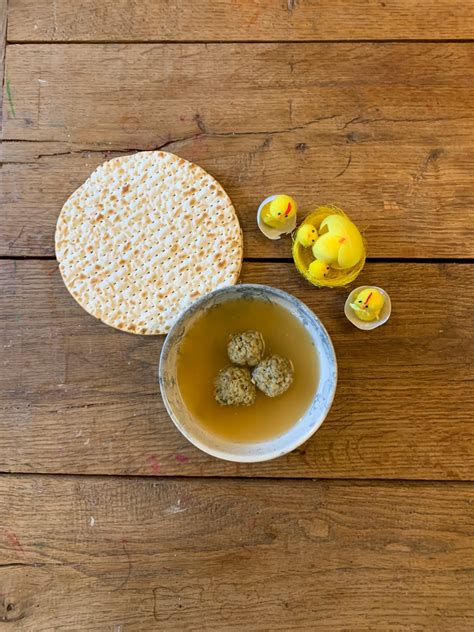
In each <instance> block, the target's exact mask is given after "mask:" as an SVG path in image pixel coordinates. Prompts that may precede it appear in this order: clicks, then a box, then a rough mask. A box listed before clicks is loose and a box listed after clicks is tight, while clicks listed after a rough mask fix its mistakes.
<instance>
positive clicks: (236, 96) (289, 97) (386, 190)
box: [0, 44, 474, 257]
mask: <svg viewBox="0 0 474 632" xmlns="http://www.w3.org/2000/svg"><path fill="white" fill-rule="evenodd" d="M473 55H474V44H473V45H466V44H459V45H451V44H447V45H445V46H443V48H442V49H439V47H438V46H435V45H425V44H423V45H416V46H414V45H407V44H396V45H395V44H391V45H368V44H359V45H334V44H332V45H318V44H298V45H264V44H261V45H242V44H241V45H232V44H230V45H225V46H224V45H220V46H219V45H208V46H205V45H155V46H152V45H121V46H119V45H107V46H105V45H103V46H93V45H90V46H89V45H76V46H73V45H71V46H29V45H27V46H9V47H8V51H7V71H8V75H9V76H10V78H11V85H12V91H13V94H14V99H15V102H14V105H15V112H16V118H13V117H12V116H11V113H10V112H9V111H8V110H7V109H6V108H5V107H4V111H3V116H4V124H5V128H4V136H5V138H6V139H8V140H15V139H18V140H27V141H34V142H32V143H28V144H22V143H13V142H9V143H4V146H3V148H2V151H3V154H4V158H3V160H4V161H5V162H15V161H19V162H22V163H25V162H26V163H30V162H31V163H33V164H22V165H18V164H10V165H6V166H4V167H3V170H2V184H1V186H2V191H1V198H0V200H1V201H2V220H3V222H2V223H3V226H4V231H2V237H0V240H1V241H0V252H1V253H2V254H4V255H14V254H20V255H21V254H34V255H42V254H43V255H44V254H52V252H53V239H52V237H53V227H54V222H55V219H56V217H57V214H58V212H59V209H60V207H61V205H62V203H63V201H64V200H65V198H66V197H67V195H68V194H69V193H70V192H71V191H72V190H73V189H74V188H75V187H76V186H77V185H78V184H80V182H81V181H82V180H83V179H84V178H85V177H86V176H87V175H88V174H89V173H90V170H91V169H92V168H93V167H94V166H95V165H96V164H97V163H98V162H100V161H102V160H103V159H104V157H105V155H104V153H92V154H91V153H89V152H81V150H82V149H86V150H96V151H97V150H104V151H105V150H107V149H109V150H119V151H124V150H125V151H127V150H128V151H133V150H136V149H147V148H154V147H160V146H165V147H166V148H167V149H169V150H170V151H176V152H177V153H179V154H180V155H183V156H184V157H186V158H190V159H191V160H195V161H196V162H198V163H199V164H202V165H203V166H204V167H205V168H207V169H209V170H210V171H211V172H212V173H213V174H215V175H216V176H217V178H218V179H219V180H220V181H221V182H222V184H223V185H224V186H225V188H226V189H227V190H228V192H229V194H230V195H231V197H232V199H233V200H234V201H235V204H236V207H237V210H238V212H239V215H240V218H241V221H242V224H243V227H244V231H245V246H246V254H247V255H248V256H252V257H266V256H287V255H288V254H289V253H288V245H287V243H286V242H284V241H283V242H282V241H280V242H269V241H267V240H262V239H261V237H260V235H259V233H258V231H257V229H256V225H255V212H256V208H257V206H258V203H259V202H260V201H261V199H262V198H263V197H264V196H265V195H267V194H270V193H272V192H275V191H276V190H279V189H280V188H282V187H283V188H284V189H286V190H287V191H288V192H289V193H291V194H293V195H294V196H295V197H296V198H297V199H298V201H299V202H300V205H301V208H302V210H309V209H311V207H312V206H313V205H315V204H317V203H321V202H328V201H333V202H337V203H339V204H340V205H342V206H343V207H345V208H346V209H347V210H348V211H349V212H350V214H351V215H352V216H353V217H354V219H355V220H356V221H358V222H359V223H360V225H361V227H362V228H364V229H365V230H366V235H367V239H368V242H369V254H370V255H371V256H373V257H472V256H474V245H473V240H472V239H471V238H470V236H469V231H470V226H471V225H472V222H473V220H474V216H473V208H474V193H473V191H474V182H473V179H474V175H473V171H472V168H471V165H472V162H473V160H474V141H473V139H474V117H473V115H472V107H471V104H472V102H473V101H474V63H473ZM65 76H66V77H67V78H68V80H67V81H64V77H65ZM209 95H212V98H209ZM173 139H174V142H173ZM176 139H182V140H178V141H177V140H176ZM38 141H45V142H44V143H40V142H38ZM51 141H55V142H51ZM71 152H79V153H71ZM25 218H28V222H25ZM22 228H23V233H21V230H22ZM20 233H21V234H20Z"/></svg>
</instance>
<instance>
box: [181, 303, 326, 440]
mask: <svg viewBox="0 0 474 632" xmlns="http://www.w3.org/2000/svg"><path fill="white" fill-rule="evenodd" d="M246 330H255V331H258V332H260V333H261V334H262V335H263V338H264V340H265V357H268V356H271V355H274V354H276V355H279V356H282V357H283V358H287V359H288V360H290V362H291V363H292V364H293V369H294V378H293V383H292V385H291V386H290V388H289V389H288V390H287V391H285V392H284V393H283V394H282V395H279V396H277V397H268V396H266V395H264V394H263V393H262V392H261V391H259V390H257V397H256V400H255V403H254V404H253V405H251V406H222V405H220V404H218V403H217V401H216V400H215V398H214V380H215V378H216V376H217V374H218V372H219V371H220V370H221V369H223V368H224V367H227V366H229V365H230V364H231V362H230V360H229V357H228V355H227V343H228V341H229V337H230V335H231V334H235V333H236V332H241V331H246ZM250 370H251V369H250ZM318 373H319V372H318V360H317V352H316V349H315V348H314V344H313V342H312V340H311V336H310V335H309V334H308V332H307V331H306V329H305V328H304V327H303V325H301V323H300V322H299V321H298V320H297V319H296V318H295V317H294V316H292V315H291V314H290V313H289V312H288V311H287V310H286V309H284V308H283V307H281V306H280V305H278V304H275V303H272V302H270V301H266V300H261V299H249V298H241V299H234V300H230V301H227V302H223V303H220V304H218V305H215V306H213V307H212V308H210V309H208V310H207V311H206V312H204V313H203V314H202V315H201V316H200V317H198V318H197V319H196V320H195V321H194V323H193V324H192V325H191V327H190V328H189V329H188V331H187V332H186V335H185V336H184V338H183V339H182V341H181V343H180V348H179V352H178V361H177V378H178V386H179V389H180V392H181V396H182V398H183V400H184V403H185V405H186V406H187V408H188V409H189V411H190V413H191V414H192V415H193V417H194V418H195V420H196V421H197V422H199V423H200V424H202V426H204V427H205V428H206V429H207V430H208V431H210V432H212V433H213V434H215V435H219V436H220V437H223V438H225V439H227V440H230V441H235V442H243V443H250V442H252V443H253V442H256V441H257V442H258V441H265V440H268V439H272V438H274V437H276V436H278V435H281V434H283V433H284V432H286V431H287V430H288V429H289V428H290V427H291V426H292V425H293V424H295V423H296V422H297V421H298V419H300V417H301V416H302V415H303V414H304V413H305V411H306V410H307V408H308V407H309V405H310V404H311V401H312V400H313V398H314V395H315V392H316V389H317V384H318Z"/></svg>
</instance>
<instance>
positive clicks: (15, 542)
mask: <svg viewBox="0 0 474 632" xmlns="http://www.w3.org/2000/svg"><path fill="white" fill-rule="evenodd" d="M6 536H7V540H8V542H9V544H10V546H12V547H13V548H14V549H15V551H17V553H24V552H25V551H24V550H23V547H22V545H21V542H20V540H19V539H18V537H17V535H16V533H13V531H6Z"/></svg>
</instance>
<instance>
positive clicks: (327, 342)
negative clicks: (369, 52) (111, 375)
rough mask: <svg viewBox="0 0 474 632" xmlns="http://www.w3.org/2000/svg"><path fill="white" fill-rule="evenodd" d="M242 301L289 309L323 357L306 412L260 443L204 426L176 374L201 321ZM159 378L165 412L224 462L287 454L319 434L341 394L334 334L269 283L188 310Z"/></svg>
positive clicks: (221, 294) (166, 349) (218, 295)
mask: <svg viewBox="0 0 474 632" xmlns="http://www.w3.org/2000/svg"><path fill="white" fill-rule="evenodd" d="M239 298H245V299H260V300H262V299H263V300H266V301H271V302H273V303H277V304H278V305H280V306H282V307H283V308H284V309H286V310H288V311H289V312H290V313H291V314H292V315H293V316H294V317H296V318H297V319H298V320H299V321H300V323H302V324H303V326H304V327H305V329H306V331H307V332H308V333H309V335H310V336H311V338H312V341H313V343H314V347H313V352H315V353H317V354H318V363H319V372H320V377H319V382H318V386H317V389H316V392H315V393H314V398H313V400H312V402H311V404H310V406H309V407H308V409H307V410H306V412H305V414H304V415H303V416H302V417H301V418H300V419H299V420H298V421H297V422H296V423H295V424H294V425H293V426H291V427H290V428H289V429H288V430H287V431H286V432H285V433H283V434H281V435H279V436H277V437H274V438H272V439H270V440H267V441H261V442H256V443H236V442H232V441H229V440H226V439H225V438H222V437H218V436H216V435H214V434H212V433H210V432H209V431H207V430H206V429H205V428H204V427H203V426H201V425H200V424H199V422H198V421H196V420H195V419H194V418H193V416H192V414H191V413H190V412H189V411H188V409H187V407H186V405H185V403H184V401H183V398H182V397H181V393H180V390H179V387H178V383H177V375H176V374H177V357H178V351H179V347H180V343H181V340H182V339H183V336H184V335H185V334H186V331H187V330H188V329H189V327H191V326H192V324H193V323H194V321H195V320H196V318H198V317H199V316H200V315H201V314H202V313H203V312H204V311H206V310H208V309H209V308H210V307H212V306H214V305H217V304H219V303H222V302H225V301H229V300H235V299H239ZM158 377H159V383H160V389H161V395H162V397H163V401H164V403H165V406H166V410H167V411H168V413H169V415H170V417H171V419H172V420H173V422H174V424H175V425H176V427H177V428H178V430H179V431H180V432H181V433H182V434H183V435H184V436H185V437H186V438H187V439H188V440H189V441H190V442H191V443H192V444H194V445H195V446H196V447H198V448H200V449H201V450H203V451H204V452H207V454H211V455H212V456H215V457H218V458H220V459H225V460H228V461H239V462H241V463H253V462H257V461H268V460H270V459H274V458H276V457H279V456H282V455H283V454H287V453H288V452H291V450H294V449H295V448H297V447H298V446H299V445H301V444H302V443H303V442H304V441H306V440H307V439H309V437H311V435H312V434H313V433H314V432H316V430H317V429H318V428H319V426H320V425H321V424H322V423H323V421H324V419H325V418H326V415H327V414H328V412H329V409H330V408H331V404H332V401H333V398H334V394H335V391H336V382H337V363H336V356H335V353H334V348H333V346H332V343H331V339H330V338H329V334H328V333H327V331H326V329H325V328H324V326H323V324H322V323H321V321H320V320H319V318H318V317H317V316H315V314H314V313H313V312H312V311H311V310H310V309H309V308H308V307H307V306H306V305H305V304H304V303H302V302H301V301H300V300H298V299H297V298H295V297H294V296H291V295H290V294H287V293H286V292H283V291H282V290H279V289H276V288H273V287H269V286H266V285H234V286H230V287H225V288H221V289H218V290H215V291H214V292H211V293H210V294H207V295H206V296H204V297H202V298H200V299H198V300H197V301H196V302H194V303H193V304H192V305H191V306H190V307H189V308H188V309H187V310H186V311H185V312H183V314H182V315H181V316H180V318H179V319H178V321H177V322H176V324H175V325H174V327H173V328H172V329H171V331H170V333H169V334H168V336H167V338H166V340H165V342H164V344H163V349H162V352H161V358H160V365H159V369H158Z"/></svg>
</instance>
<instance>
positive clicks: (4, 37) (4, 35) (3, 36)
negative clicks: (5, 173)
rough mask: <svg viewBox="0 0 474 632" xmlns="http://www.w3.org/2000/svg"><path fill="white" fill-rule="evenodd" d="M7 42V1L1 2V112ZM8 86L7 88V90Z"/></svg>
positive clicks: (0, 126)
mask: <svg viewBox="0 0 474 632" xmlns="http://www.w3.org/2000/svg"><path fill="white" fill-rule="evenodd" d="M6 40H7V0H0V82H1V84H2V94H0V112H1V111H2V102H3V85H4V83H5V77H4V74H3V71H4V61H5V47H6ZM6 87H7V86H5V89H6ZM1 131H2V122H1V121H0V136H1Z"/></svg>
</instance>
